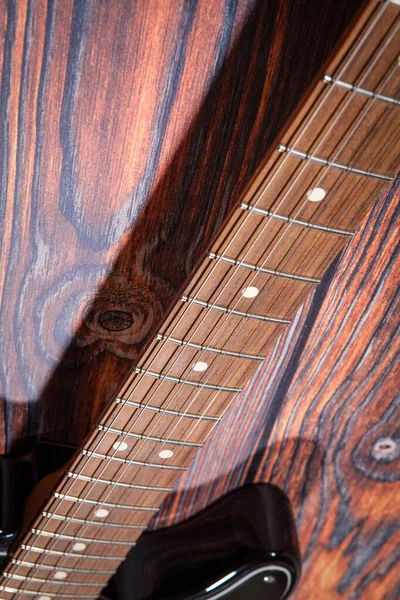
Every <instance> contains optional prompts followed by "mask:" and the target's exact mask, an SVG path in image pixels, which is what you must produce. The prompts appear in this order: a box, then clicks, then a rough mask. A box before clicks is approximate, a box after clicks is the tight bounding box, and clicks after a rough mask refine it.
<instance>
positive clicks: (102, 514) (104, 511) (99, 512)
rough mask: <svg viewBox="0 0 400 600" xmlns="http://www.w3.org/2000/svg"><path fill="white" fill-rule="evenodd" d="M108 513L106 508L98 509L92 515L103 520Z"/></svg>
mask: <svg viewBox="0 0 400 600" xmlns="http://www.w3.org/2000/svg"><path fill="white" fill-rule="evenodd" d="M109 514H110V513H109V511H108V510H107V509H106V508H98V509H97V510H96V512H95V513H94V516H95V517H97V518H98V519H105V518H106V517H108V515H109Z"/></svg>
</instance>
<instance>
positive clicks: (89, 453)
mask: <svg viewBox="0 0 400 600" xmlns="http://www.w3.org/2000/svg"><path fill="white" fill-rule="evenodd" d="M81 452H82V454H83V455H84V456H93V457H94V458H101V459H102V460H113V461H115V462H120V463H123V464H126V465H135V466H138V467H150V468H152V469H169V470H172V471H185V470H186V469H187V467H179V466H177V465H168V464H163V463H151V462H144V461H141V460H131V459H129V458H121V457H120V456H113V455H111V456H107V454H102V453H101V452H92V451H91V450H81Z"/></svg>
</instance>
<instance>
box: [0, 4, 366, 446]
mask: <svg viewBox="0 0 400 600" xmlns="http://www.w3.org/2000/svg"><path fill="white" fill-rule="evenodd" d="M360 4H361V2H352V3H349V2H345V1H344V0H340V1H337V0H335V1H334V2H333V1H332V2H326V1H322V0H321V1H320V2H317V3H315V2H314V3H312V6H311V4H310V3H309V2H307V1H306V0H299V1H298V2H295V3H293V2H290V1H284V2H282V1H279V2H278V1H277V0H270V1H269V2H261V1H260V2H259V1H257V0H244V1H241V2H236V1H235V0H229V1H228V2H223V1H222V0H221V1H218V2H212V3H210V2H203V1H199V2H188V1H183V0H182V1H176V2H174V3H168V2H165V3H164V2H160V1H159V0H152V1H150V2H149V1H148V0H146V1H139V2H135V3H132V2H130V1H128V0H118V1H115V2H105V1H101V2H94V1H91V0H76V1H72V0H66V1H61V0H48V1H46V0H30V1H28V0H19V1H18V2H17V1H15V0H1V2H0V14H1V17H0V30H1V34H0V35H1V40H2V44H1V48H2V49H1V52H0V57H1V58H0V67H1V71H0V73H1V81H0V95H1V107H0V111H1V115H0V117H1V119H0V140H1V154H0V160H1V214H0V216H1V219H2V252H1V267H0V277H1V284H0V286H1V287H0V291H1V341H0V345H1V356H2V361H1V376H0V381H1V390H2V391H1V397H2V406H1V432H2V433H1V436H0V439H1V450H2V452H7V451H10V450H11V449H16V448H17V446H18V445H21V444H24V443H25V442H26V441H27V439H31V438H36V437H37V436H40V437H41V438H42V439H45V440H48V441H57V442H62V443H69V444H79V443H80V442H82V440H83V437H84V436H85V435H86V433H87V432H88V431H89V430H90V429H91V427H92V425H93V423H94V422H95V420H96V419H97V417H98V415H99V413H100V411H101V410H102V408H103V407H104V405H105V403H106V402H107V401H109V400H110V398H111V397H112V396H113V394H115V392H116V390H117V389H118V388H119V387H120V386H121V384H122V382H123V381H124V379H125V378H126V376H127V375H128V373H130V372H131V370H132V367H133V365H134V364H135V361H136V360H137V358H138V357H139V355H140V354H141V352H142V351H143V348H144V346H145V344H146V343H147V341H148V340H149V339H151V336H152V335H153V333H154V331H156V330H157V328H158V326H159V324H160V322H161V320H162V318H163V317H164V316H165V314H166V312H167V311H168V309H169V307H170V305H171V303H172V302H173V301H174V299H175V298H176V294H177V292H178V291H179V289H181V288H182V286H183V284H184V283H185V281H186V280H187V278H188V276H189V274H190V273H191V272H192V270H193V267H194V265H195V264H196V262H197V261H198V260H199V258H200V257H201V256H202V255H203V253H204V250H205V249H206V248H207V247H208V246H209V244H210V241H211V240H212V238H213V236H214V235H215V233H216V232H217V231H219V229H220V227H221V224H222V223H223V221H224V219H225V218H226V216H227V214H228V212H229V210H230V209H231V208H232V207H233V206H235V205H236V204H237V202H238V201H239V197H240V195H241V194H242V192H243V190H244V189H245V188H246V186H247V185H248V183H249V181H250V179H251V177H252V176H253V174H254V172H255V171H256V169H257V167H258V166H259V164H260V162H261V160H262V158H263V156H264V155H265V153H266V152H267V151H268V149H269V148H270V147H271V144H272V143H273V141H274V140H275V138H276V136H277V134H278V132H279V131H280V130H281V128H282V126H283V125H284V124H285V123H286V121H287V119H288V116H289V115H290V114H291V113H292V111H293V109H294V108H295V106H296V105H297V103H298V102H299V100H300V98H301V97H302V95H303V94H304V92H305V90H306V89H307V87H308V86H309V84H310V82H311V81H312V80H313V78H314V77H315V76H316V75H317V73H318V72H319V70H320V68H321V65H322V64H323V62H324V61H325V60H326V58H327V56H328V54H329V52H330V51H331V50H332V47H333V45H334V43H335V42H336V41H337V40H338V38H339V36H340V35H341V34H342V32H343V30H344V28H345V26H346V24H347V23H348V22H349V20H350V18H351V17H352V16H354V14H355V12H356V10H357V8H358V7H359V5H360ZM300 47H301V49H302V51H301V53H299V51H298V49H299V48H300Z"/></svg>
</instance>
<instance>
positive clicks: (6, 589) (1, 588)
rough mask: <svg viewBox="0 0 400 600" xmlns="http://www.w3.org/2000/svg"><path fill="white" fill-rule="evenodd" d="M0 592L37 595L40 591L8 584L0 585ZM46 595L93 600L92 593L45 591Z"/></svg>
mask: <svg viewBox="0 0 400 600" xmlns="http://www.w3.org/2000/svg"><path fill="white" fill-rule="evenodd" d="M62 583H64V582H59V585H61V584H62ZM0 592H8V593H9V594H15V593H17V594H18V595H20V594H26V595H27V596H39V595H40V592H34V591H32V590H27V589H18V588H13V587H10V586H9V585H0ZM46 596H49V597H50V598H72V599H73V598H89V600H90V599H91V600H93V594H90V595H87V594H73V593H71V594H60V592H46Z"/></svg>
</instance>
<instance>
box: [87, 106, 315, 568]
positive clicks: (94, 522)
mask: <svg viewBox="0 0 400 600" xmlns="http://www.w3.org/2000/svg"><path fill="white" fill-rule="evenodd" d="M325 100H326V98H324V101H325ZM314 116H315V115H314ZM94 524H97V525H98V524H99V523H96V522H94ZM77 558H79V555H77Z"/></svg>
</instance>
